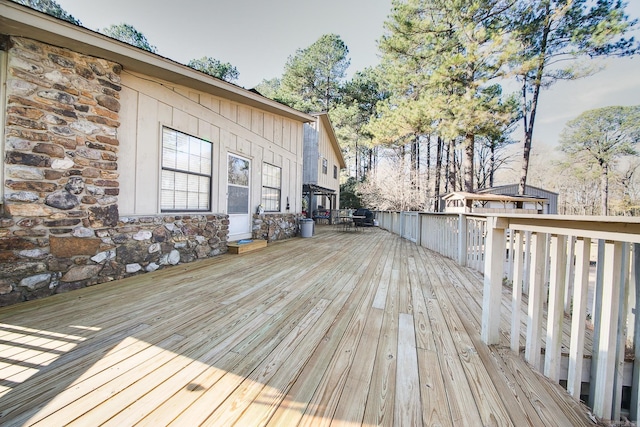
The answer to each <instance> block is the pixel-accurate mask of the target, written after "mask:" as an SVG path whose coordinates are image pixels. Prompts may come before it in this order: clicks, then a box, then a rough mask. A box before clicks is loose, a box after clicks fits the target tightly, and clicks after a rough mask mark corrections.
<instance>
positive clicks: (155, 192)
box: [118, 71, 333, 215]
mask: <svg viewBox="0 0 640 427" xmlns="http://www.w3.org/2000/svg"><path fill="white" fill-rule="evenodd" d="M122 86H123V90H122V93H121V103H122V107H121V111H122V114H121V121H122V126H121V127H120V132H119V137H120V147H119V148H120V156H119V168H118V169H119V171H120V174H121V179H120V183H121V184H120V195H119V197H118V199H119V209H120V214H121V215H152V214H157V213H159V212H160V201H159V199H160V190H159V182H160V174H161V152H162V140H161V131H162V126H167V127H170V128H172V129H175V130H177V131H179V132H183V133H186V134H190V135H192V136H195V137H198V138H202V139H204V140H207V141H210V142H211V143H212V144H213V156H214V158H213V168H214V169H213V176H212V202H211V204H212V206H211V212H213V213H226V204H227V202H226V185H227V175H226V174H227V154H228V153H233V154H236V155H240V156H242V157H245V158H248V159H250V160H251V168H252V174H251V178H252V181H251V202H250V203H251V204H250V207H251V210H255V208H256V207H257V206H258V205H259V204H260V199H261V187H262V179H261V177H262V164H263V162H266V163H270V164H272V165H275V166H278V167H281V168H282V188H281V191H282V193H281V194H282V211H283V212H284V211H285V208H286V204H287V198H288V200H289V203H290V212H299V211H301V208H302V204H301V195H302V180H301V177H302V137H303V124H302V123H301V122H296V121H294V120H291V119H288V118H285V117H281V116H277V115H275V114H272V113H269V112H265V111H261V110H259V109H257V108H253V107H249V106H245V105H240V104H237V103H234V102H230V101H228V100H225V99H221V98H218V97H215V96H212V95H209V94H207V93H204V92H196V91H193V90H191V89H188V88H185V87H180V86H176V85H174V84H170V83H167V82H163V81H161V80H155V79H154V80H150V79H149V78H148V77H146V76H144V75H138V74H135V73H132V72H127V71H125V72H123V75H122ZM330 167H331V166H330ZM331 176H333V175H331Z"/></svg>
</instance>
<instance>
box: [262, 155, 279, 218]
mask: <svg viewBox="0 0 640 427" xmlns="http://www.w3.org/2000/svg"><path fill="white" fill-rule="evenodd" d="M262 165H263V168H264V166H265V165H267V166H271V167H272V168H278V169H279V170H280V187H277V190H278V193H279V197H278V208H279V209H278V210H275V211H272V210H267V209H266V207H265V212H282V167H280V166H276V165H274V164H271V163H269V162H263V163H262ZM262 176H263V177H264V169H263V173H262ZM264 188H271V189H274V190H275V189H276V187H270V186H268V185H264V182H263V183H262V189H261V192H260V203H262V191H263V189H264Z"/></svg>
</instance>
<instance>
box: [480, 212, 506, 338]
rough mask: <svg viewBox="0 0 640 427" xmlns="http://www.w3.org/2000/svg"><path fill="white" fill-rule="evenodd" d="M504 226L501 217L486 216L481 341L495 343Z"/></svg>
mask: <svg viewBox="0 0 640 427" xmlns="http://www.w3.org/2000/svg"><path fill="white" fill-rule="evenodd" d="M504 230H505V226H504V221H503V220H502V218H498V217H488V218H487V239H486V247H485V252H486V254H485V267H484V291H483V293H482V341H484V342H485V344H489V345H491V344H497V343H498V342H499V340H500V304H501V301H502V274H503V269H504V256H505V251H506V244H505V232H504Z"/></svg>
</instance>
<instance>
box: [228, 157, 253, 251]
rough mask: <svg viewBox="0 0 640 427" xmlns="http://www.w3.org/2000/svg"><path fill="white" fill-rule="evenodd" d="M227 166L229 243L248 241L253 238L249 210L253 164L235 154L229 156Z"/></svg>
mask: <svg viewBox="0 0 640 427" xmlns="http://www.w3.org/2000/svg"><path fill="white" fill-rule="evenodd" d="M227 165H228V166H227V177H228V178H227V213H228V214H229V241H234V240H239V239H248V238H251V211H250V209H249V200H250V195H251V192H250V188H249V183H250V182H251V162H250V161H249V160H248V159H244V158H242V157H239V156H236V155H235V154H229V156H228V162H227Z"/></svg>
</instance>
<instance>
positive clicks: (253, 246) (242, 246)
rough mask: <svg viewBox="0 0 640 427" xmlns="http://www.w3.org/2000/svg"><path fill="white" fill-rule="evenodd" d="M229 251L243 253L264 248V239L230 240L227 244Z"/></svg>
mask: <svg viewBox="0 0 640 427" xmlns="http://www.w3.org/2000/svg"><path fill="white" fill-rule="evenodd" d="M227 246H228V247H229V253H232V254H244V253H247V252H251V251H256V250H258V249H262V248H266V247H267V241H266V240H238V241H237V242H230V243H229V244H228V245H227Z"/></svg>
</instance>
